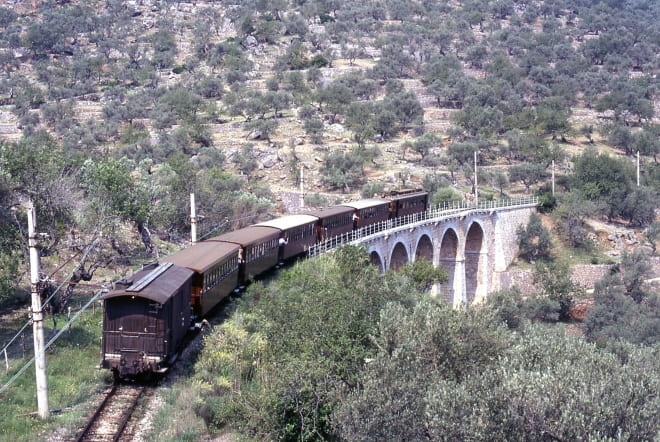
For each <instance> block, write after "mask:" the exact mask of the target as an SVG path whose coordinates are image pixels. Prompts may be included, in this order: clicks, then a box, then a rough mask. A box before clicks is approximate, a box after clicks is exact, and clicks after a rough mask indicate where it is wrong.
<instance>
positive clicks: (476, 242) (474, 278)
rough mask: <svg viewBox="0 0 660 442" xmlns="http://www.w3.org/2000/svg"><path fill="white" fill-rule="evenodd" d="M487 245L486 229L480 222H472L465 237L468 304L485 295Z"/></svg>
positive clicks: (466, 296) (466, 295)
mask: <svg viewBox="0 0 660 442" xmlns="http://www.w3.org/2000/svg"><path fill="white" fill-rule="evenodd" d="M485 244H486V241H485V234H484V229H483V228H482V227H481V224H479V223H478V222H476V221H474V222H472V224H470V228H469V229H468V231H467V235H466V236H465V298H466V301H467V303H468V304H471V303H473V302H474V301H475V299H480V298H481V297H483V296H484V295H485V292H484V290H485V289H486V286H485V284H484V275H485V274H486V263H485V259H486V250H485Z"/></svg>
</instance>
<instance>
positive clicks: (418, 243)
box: [347, 200, 537, 307]
mask: <svg viewBox="0 0 660 442" xmlns="http://www.w3.org/2000/svg"><path fill="white" fill-rule="evenodd" d="M536 204H537V202H536V200H531V201H527V202H523V203H520V204H513V205H508V206H507V205H505V206H504V207H484V208H482V207H479V208H471V209H470V208H465V209H461V210H453V211H450V213H441V212H438V213H437V215H435V216H434V214H433V213H431V214H430V215H429V216H425V217H421V218H423V219H420V220H417V221H414V220H413V222H411V223H405V224H403V225H401V226H397V227H392V226H387V228H383V229H382V230H381V231H378V232H375V233H369V232H361V233H360V234H358V235H357V236H358V237H357V238H353V240H352V241H347V242H350V243H352V244H356V245H362V246H364V247H365V248H366V249H367V251H368V253H369V256H370V260H371V263H372V264H374V265H375V266H377V267H378V268H379V269H380V270H381V271H383V272H384V271H387V270H390V269H392V270H396V269H398V268H400V267H401V266H403V265H405V264H407V263H410V262H413V261H415V260H418V259H427V260H429V261H431V262H432V263H433V265H434V266H436V267H438V266H441V267H443V268H444V269H445V270H446V272H447V274H448V276H449V280H448V281H447V282H446V283H443V284H440V285H438V286H437V287H436V288H435V289H436V292H437V293H438V295H439V296H440V297H441V298H442V299H444V300H446V301H447V302H450V303H452V304H453V305H454V306H456V307H459V306H461V305H465V304H474V303H479V302H482V301H483V300H484V299H485V298H486V297H487V295H488V293H490V292H493V291H496V290H499V289H500V287H502V286H503V284H502V282H501V281H500V275H499V274H500V273H501V272H504V271H505V270H506V268H507V267H508V266H509V264H511V262H512V261H513V259H514V258H515V256H516V254H517V252H518V244H517V235H516V230H517V228H518V227H519V226H521V225H526V224H527V222H528V221H529V216H530V215H531V214H532V212H534V211H535V207H536ZM494 205H495V203H494V204H493V206H494ZM365 233H366V234H365Z"/></svg>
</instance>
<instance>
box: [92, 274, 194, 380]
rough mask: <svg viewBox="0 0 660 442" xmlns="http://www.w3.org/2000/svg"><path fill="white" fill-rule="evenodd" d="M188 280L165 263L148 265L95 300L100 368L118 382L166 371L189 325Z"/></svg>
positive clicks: (190, 279)
mask: <svg viewBox="0 0 660 442" xmlns="http://www.w3.org/2000/svg"><path fill="white" fill-rule="evenodd" d="M192 275H193V272H192V271H191V270H189V269H186V268H183V267H178V266H175V265H172V264H171V263H163V264H160V265H158V264H152V265H150V266H147V267H145V268H143V269H142V270H140V271H138V272H137V273H135V274H134V275H132V276H131V277H130V278H128V279H123V280H120V281H118V282H116V283H115V289H114V290H112V291H111V292H109V293H106V294H105V295H103V296H101V299H102V300H103V303H104V313H103V336H102V340H103V342H102V360H101V364H100V366H101V367H102V368H106V369H110V370H112V372H113V373H114V375H115V376H116V377H121V378H124V377H137V376H139V375H141V374H150V373H164V372H165V371H167V369H168V367H169V366H170V365H171V364H172V363H173V362H174V361H175V360H176V358H177V356H178V353H177V352H178V351H179V347H180V345H181V343H182V342H183V339H184V337H185V335H186V333H187V331H188V327H189V325H190V290H191V281H192Z"/></svg>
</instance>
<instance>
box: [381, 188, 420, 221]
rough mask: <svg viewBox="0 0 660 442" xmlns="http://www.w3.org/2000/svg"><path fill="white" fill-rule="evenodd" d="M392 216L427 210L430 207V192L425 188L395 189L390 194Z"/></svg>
mask: <svg viewBox="0 0 660 442" xmlns="http://www.w3.org/2000/svg"><path fill="white" fill-rule="evenodd" d="M388 198H389V199H390V201H391V202H390V218H399V217H401V216H406V215H412V214H414V213H421V212H425V211H426V209H427V208H428V199H429V194H428V192H426V191H425V190H421V189H415V190H403V191H393V192H391V193H390V194H389V196H388Z"/></svg>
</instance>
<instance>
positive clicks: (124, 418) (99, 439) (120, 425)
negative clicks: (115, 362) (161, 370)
mask: <svg viewBox="0 0 660 442" xmlns="http://www.w3.org/2000/svg"><path fill="white" fill-rule="evenodd" d="M146 391H147V387H146V386H144V385H128V384H115V385H113V386H112V388H111V389H110V391H108V393H107V394H106V396H105V398H104V399H103V401H102V402H101V404H100V405H99V407H98V408H97V409H96V411H95V412H94V414H93V415H92V417H91V418H90V420H89V422H88V423H87V425H86V426H85V428H83V429H82V430H81V431H80V432H79V433H78V435H77V436H76V438H75V441H76V442H92V441H94V442H105V441H113V442H116V441H120V440H131V435H129V434H125V432H126V429H127V425H128V423H129V421H130V419H131V417H132V416H133V412H134V411H135V408H136V406H137V405H138V401H139V400H140V398H141V397H142V396H143V395H144V394H145V392H146Z"/></svg>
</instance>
